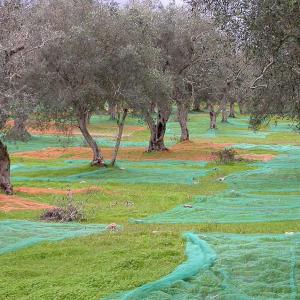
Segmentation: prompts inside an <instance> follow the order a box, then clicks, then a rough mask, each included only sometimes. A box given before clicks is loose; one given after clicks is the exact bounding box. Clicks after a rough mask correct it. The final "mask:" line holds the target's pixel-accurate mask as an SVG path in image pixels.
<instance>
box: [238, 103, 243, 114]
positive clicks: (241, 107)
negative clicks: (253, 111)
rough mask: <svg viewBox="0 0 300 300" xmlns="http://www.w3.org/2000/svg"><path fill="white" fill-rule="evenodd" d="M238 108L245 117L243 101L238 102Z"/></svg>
mask: <svg viewBox="0 0 300 300" xmlns="http://www.w3.org/2000/svg"><path fill="white" fill-rule="evenodd" d="M238 106H239V111H240V114H241V115H243V114H244V107H243V103H242V101H241V100H239V101H238Z"/></svg>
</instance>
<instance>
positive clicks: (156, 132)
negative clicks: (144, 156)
mask: <svg viewBox="0 0 300 300" xmlns="http://www.w3.org/2000/svg"><path fill="white" fill-rule="evenodd" d="M170 113H171V112H170V111H169V110H165V111H164V110H159V111H158V113H157V120H156V122H155V121H154V120H153V118H152V117H151V114H150V113H149V112H147V113H146V115H145V120H146V122H147V124H148V127H149V129H150V133H151V135H150V140H149V146H148V152H152V151H166V150H168V149H167V147H166V146H165V143H164V137H165V133H166V128H167V122H168V120H169V117H170Z"/></svg>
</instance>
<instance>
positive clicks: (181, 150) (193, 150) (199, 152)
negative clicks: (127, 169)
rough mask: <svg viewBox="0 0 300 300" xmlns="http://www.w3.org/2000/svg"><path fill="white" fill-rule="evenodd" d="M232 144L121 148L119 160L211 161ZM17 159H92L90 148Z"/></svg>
mask: <svg viewBox="0 0 300 300" xmlns="http://www.w3.org/2000/svg"><path fill="white" fill-rule="evenodd" d="M228 146H230V144H214V143H209V142H205V143H200V142H183V143H180V144H176V145H174V146H173V147H171V148H170V149H169V151H164V152H153V153H147V152H145V149H144V148H138V147H131V148H121V149H120V151H119V156H118V158H119V159H123V160H131V161H140V160H159V159H167V160H195V161H198V160H204V161H210V160H213V159H215V156H214V155H212V152H213V151H215V150H221V149H223V148H224V147H228ZM102 151H103V155H104V157H105V159H110V158H111V156H112V152H113V149H112V148H103V149H102ZM14 156H15V157H24V158H35V159H43V160H44V159H47V160H50V159H59V158H62V157H63V156H66V157H68V158H69V159H91V150H90V149H89V148H83V147H74V148H48V149H45V150H39V151H31V152H19V153H15V154H14Z"/></svg>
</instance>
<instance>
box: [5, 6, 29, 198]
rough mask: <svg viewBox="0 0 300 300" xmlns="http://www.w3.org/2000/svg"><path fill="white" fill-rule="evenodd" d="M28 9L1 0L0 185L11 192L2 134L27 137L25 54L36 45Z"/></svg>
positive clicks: (8, 164)
mask: <svg viewBox="0 0 300 300" xmlns="http://www.w3.org/2000/svg"><path fill="white" fill-rule="evenodd" d="M30 11H31V7H30V6H28V5H26V3H24V2H22V1H16V0H10V1H9V0H7V1H0V131H1V133H0V134H1V136H0V188H1V189H3V190H4V191H5V192H6V193H8V194H11V193H12V185H11V183H10V158H9V154H8V150H7V147H6V146H5V145H4V143H3V138H4V137H6V138H8V137H14V138H16V139H22V140H24V139H25V140H26V139H27V137H28V133H27V131H26V129H25V126H24V122H25V121H26V120H27V118H28V115H29V113H30V112H31V111H32V109H33V107H34V105H33V103H34V101H33V100H32V98H31V97H30V96H29V95H28V94H27V92H26V86H25V84H24V82H23V80H22V71H23V69H24V56H26V54H27V53H29V52H30V51H33V50H34V49H35V46H34V45H31V44H30V43H29V42H28V34H29V33H28V31H27V27H26V23H27V20H28V17H29V15H30ZM9 118H14V119H15V126H14V127H13V129H12V130H11V131H9V132H8V134H7V135H6V136H5V135H4V133H6V125H7V120H8V119H9ZM3 130H4V131H3ZM1 139H2V141H1Z"/></svg>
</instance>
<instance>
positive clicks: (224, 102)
mask: <svg viewBox="0 0 300 300" xmlns="http://www.w3.org/2000/svg"><path fill="white" fill-rule="evenodd" d="M226 107H227V97H226V95H224V96H223V99H222V122H223V123H224V122H227V117H228V116H227V111H226Z"/></svg>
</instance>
